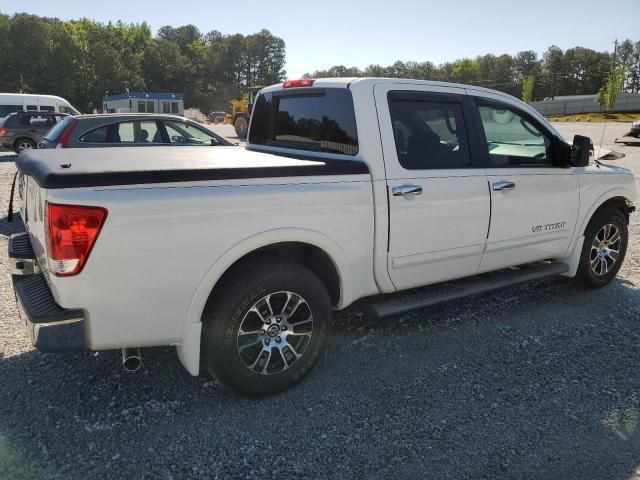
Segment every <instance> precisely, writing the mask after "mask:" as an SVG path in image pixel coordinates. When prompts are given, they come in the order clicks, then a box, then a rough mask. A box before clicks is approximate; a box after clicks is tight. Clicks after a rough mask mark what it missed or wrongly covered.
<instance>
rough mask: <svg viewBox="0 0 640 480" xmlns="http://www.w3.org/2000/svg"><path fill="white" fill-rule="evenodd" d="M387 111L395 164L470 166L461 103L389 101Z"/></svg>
mask: <svg viewBox="0 0 640 480" xmlns="http://www.w3.org/2000/svg"><path fill="white" fill-rule="evenodd" d="M389 109H390V112H391V122H392V125H393V135H394V138H395V142H396V151H397V154H398V161H399V162H400V164H401V165H402V166H403V167H404V168H407V169H409V170H419V169H426V168H459V167H465V166H468V165H471V157H470V155H469V145H468V141H467V130H466V125H465V122H464V116H463V114H462V106H461V104H459V103H454V102H451V103H447V102H433V101H429V100H427V99H426V98H425V101H422V100H420V99H415V100H414V99H411V100H404V99H394V98H391V99H390V100H389Z"/></svg>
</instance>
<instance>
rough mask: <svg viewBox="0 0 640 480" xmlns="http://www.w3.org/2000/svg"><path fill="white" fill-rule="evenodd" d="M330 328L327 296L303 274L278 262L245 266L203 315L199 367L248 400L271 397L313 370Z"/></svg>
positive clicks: (270, 260) (268, 260) (298, 268)
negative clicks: (202, 367) (265, 396)
mask: <svg viewBox="0 0 640 480" xmlns="http://www.w3.org/2000/svg"><path fill="white" fill-rule="evenodd" d="M332 323H333V312H332V308H331V300H330V298H329V294H328V293H327V290H326V288H325V286H324V285H323V284H322V282H321V281H320V279H318V277H317V276H316V275H315V274H314V273H313V272H311V271H310V270H309V269H307V268H306V267H304V266H302V265H300V264H297V263H294V262H291V261H288V260H285V259H281V258H278V257H270V258H261V259H256V260H253V261H247V262H245V263H244V264H243V265H241V266H240V267H238V268H236V269H235V271H234V272H232V273H231V274H230V277H228V278H227V279H226V280H225V281H224V283H223V284H222V285H221V286H220V287H218V288H216V289H215V290H214V292H213V293H212V296H211V298H210V299H209V303H208V304H207V307H206V308H205V312H204V314H203V335H202V361H203V365H204V367H205V368H206V369H207V371H209V373H210V374H211V375H213V376H214V377H215V378H217V379H218V380H219V381H220V382H221V383H222V384H224V385H226V386H227V387H229V388H231V389H232V390H235V391H236V392H239V393H242V394H244V395H246V396H250V397H259V396H264V395H270V394H273V393H277V392H280V391H283V390H286V389H288V388H290V387H292V386H293V385H295V384H296V383H298V382H299V381H300V380H301V379H302V378H303V377H304V376H305V375H306V374H308V373H309V372H310V371H311V370H312V368H313V367H314V366H315V364H316V363H317V361H318V358H319V355H320V352H321V350H322V347H323V346H324V343H325V340H326V337H327V335H328V334H329V331H330V330H331V327H332Z"/></svg>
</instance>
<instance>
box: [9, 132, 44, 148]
mask: <svg viewBox="0 0 640 480" xmlns="http://www.w3.org/2000/svg"><path fill="white" fill-rule="evenodd" d="M21 140H29V142H31V143H33V144H34V145H35V146H36V147H37V146H38V143H37V142H36V141H35V140H34V139H33V138H31V137H29V136H25V135H22V136H20V137H16V138H15V139H14V140H13V149H14V150H15V148H16V147H17V146H18V143H20V141H21Z"/></svg>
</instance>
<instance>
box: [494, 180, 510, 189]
mask: <svg viewBox="0 0 640 480" xmlns="http://www.w3.org/2000/svg"><path fill="white" fill-rule="evenodd" d="M515 188H516V184H515V183H513V182H505V181H501V182H493V189H494V190H495V191H501V190H514V189H515Z"/></svg>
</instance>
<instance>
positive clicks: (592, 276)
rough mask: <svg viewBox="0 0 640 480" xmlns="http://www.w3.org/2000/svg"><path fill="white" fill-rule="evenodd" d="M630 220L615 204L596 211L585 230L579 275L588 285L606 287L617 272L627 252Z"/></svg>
mask: <svg viewBox="0 0 640 480" xmlns="http://www.w3.org/2000/svg"><path fill="white" fill-rule="evenodd" d="M628 235H629V232H628V228H627V222H626V219H625V218H624V216H623V215H622V213H621V212H620V211H619V210H617V209H614V208H607V209H604V210H603V211H602V212H600V213H598V214H596V215H595V216H594V217H593V218H592V219H591V221H590V222H589V225H588V226H587V229H586V231H585V239H584V245H583V247H582V256H581V257H580V266H579V267H578V274H577V277H578V279H579V280H581V281H582V282H583V283H585V284H586V285H587V286H589V287H593V288H597V287H604V286H605V285H607V284H608V283H609V282H611V280H613V278H614V277H615V276H616V274H617V273H618V271H619V270H620V267H621V266H622V262H623V261H624V257H625V255H626V253H627V242H628Z"/></svg>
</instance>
